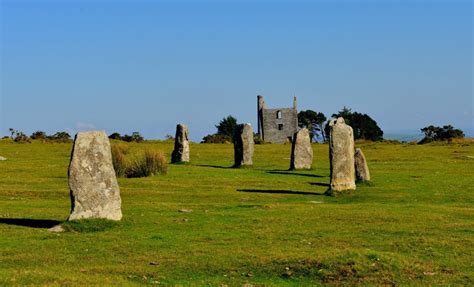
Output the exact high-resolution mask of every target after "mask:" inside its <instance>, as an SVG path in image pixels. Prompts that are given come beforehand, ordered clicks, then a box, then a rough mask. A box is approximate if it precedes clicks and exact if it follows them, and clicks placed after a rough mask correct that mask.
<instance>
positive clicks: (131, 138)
mask: <svg viewBox="0 0 474 287" xmlns="http://www.w3.org/2000/svg"><path fill="white" fill-rule="evenodd" d="M122 140H123V141H126V142H137V143H140V142H142V141H144V140H145V139H144V138H143V136H142V135H141V134H140V133H139V132H133V133H132V135H131V136H130V135H124V136H123V137H122Z"/></svg>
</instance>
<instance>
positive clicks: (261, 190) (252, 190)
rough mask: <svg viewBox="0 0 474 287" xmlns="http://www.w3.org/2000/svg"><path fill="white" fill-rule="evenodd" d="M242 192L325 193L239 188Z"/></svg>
mask: <svg viewBox="0 0 474 287" xmlns="http://www.w3.org/2000/svg"><path fill="white" fill-rule="evenodd" d="M237 191H240V192H255V193H274V194H302V195H324V194H322V193H315V192H308V191H292V190H279V189H276V190H273V189H237Z"/></svg>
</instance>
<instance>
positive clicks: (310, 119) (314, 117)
mask: <svg viewBox="0 0 474 287" xmlns="http://www.w3.org/2000/svg"><path fill="white" fill-rule="evenodd" d="M326 120H327V119H326V116H325V115H324V114H323V113H321V112H315V111H312V110H306V111H300V112H299V113H298V126H299V127H301V128H307V129H308V130H309V134H310V137H311V141H313V139H315V138H316V137H318V136H320V137H321V138H322V140H323V141H324V142H326V136H325V134H324V129H323V126H324V123H325V122H326Z"/></svg>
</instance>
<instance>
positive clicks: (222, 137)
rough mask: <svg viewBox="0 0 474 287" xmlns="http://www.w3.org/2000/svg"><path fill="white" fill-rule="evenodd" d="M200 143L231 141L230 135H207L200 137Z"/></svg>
mask: <svg viewBox="0 0 474 287" xmlns="http://www.w3.org/2000/svg"><path fill="white" fill-rule="evenodd" d="M201 143H232V137H230V136H226V135H219V134H213V135H207V136H205V137H203V138H202V142H201Z"/></svg>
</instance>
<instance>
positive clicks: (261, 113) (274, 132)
mask: <svg viewBox="0 0 474 287" xmlns="http://www.w3.org/2000/svg"><path fill="white" fill-rule="evenodd" d="M257 117H258V135H259V136H260V138H261V139H262V140H264V141H265V142H269V143H285V142H288V141H291V138H292V137H293V135H294V134H295V133H296V132H297V131H298V111H297V108H296V97H294V98H293V108H279V109H268V108H267V107H266V106H265V101H264V100H263V96H257Z"/></svg>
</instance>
